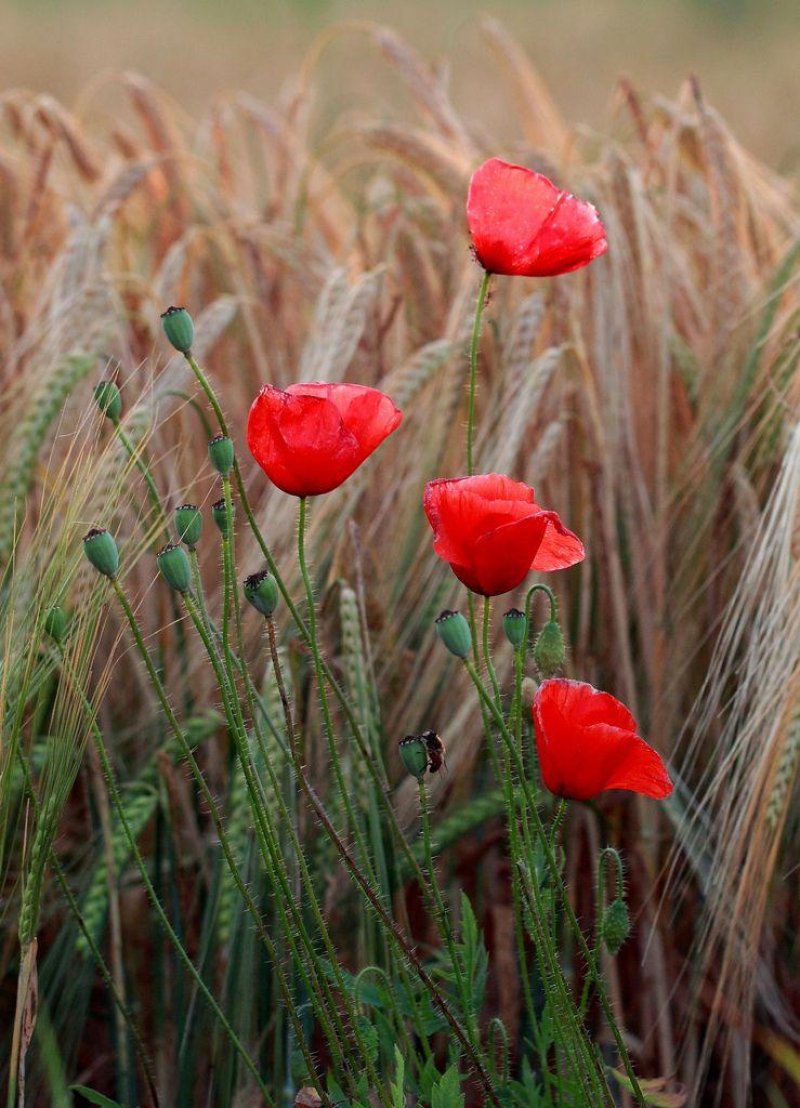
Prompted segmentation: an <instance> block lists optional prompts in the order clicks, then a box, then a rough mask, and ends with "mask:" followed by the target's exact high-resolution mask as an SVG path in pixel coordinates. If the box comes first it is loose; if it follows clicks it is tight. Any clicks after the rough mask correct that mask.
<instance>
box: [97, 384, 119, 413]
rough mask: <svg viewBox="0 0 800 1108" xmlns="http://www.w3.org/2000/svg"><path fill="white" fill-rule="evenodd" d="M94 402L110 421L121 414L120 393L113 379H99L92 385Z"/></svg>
mask: <svg viewBox="0 0 800 1108" xmlns="http://www.w3.org/2000/svg"><path fill="white" fill-rule="evenodd" d="M94 402H95V404H96V405H97V407H98V409H99V410H100V411H101V412H102V413H103V415H104V416H107V418H108V419H110V420H111V422H112V423H116V422H117V420H118V419H119V417H120V416H121V415H122V393H121V392H120V391H119V386H118V385H117V384H115V382H114V381H99V382H98V383H97V384H96V385H95V386H94Z"/></svg>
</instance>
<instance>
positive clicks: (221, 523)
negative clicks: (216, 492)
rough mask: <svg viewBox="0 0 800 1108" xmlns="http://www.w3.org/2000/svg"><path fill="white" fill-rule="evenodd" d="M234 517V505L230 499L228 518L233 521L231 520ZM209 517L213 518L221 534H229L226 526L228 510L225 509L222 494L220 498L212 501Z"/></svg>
mask: <svg viewBox="0 0 800 1108" xmlns="http://www.w3.org/2000/svg"><path fill="white" fill-rule="evenodd" d="M235 517H236V505H235V504H234V503H233V502H232V501H231V518H230V522H231V523H233V520H234V518H235ZM211 518H212V519H213V520H214V522H215V523H216V525H217V527H218V528H219V531H220V534H222V535H228V534H230V528H229V526H228V511H227V508H226V506H225V497H224V496H223V497H222V499H221V500H215V501H214V503H213V504H212V505H211Z"/></svg>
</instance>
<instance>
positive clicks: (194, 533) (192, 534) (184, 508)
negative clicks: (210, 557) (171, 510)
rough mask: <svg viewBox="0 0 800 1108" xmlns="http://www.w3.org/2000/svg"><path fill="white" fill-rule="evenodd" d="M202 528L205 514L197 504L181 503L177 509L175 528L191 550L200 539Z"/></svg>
mask: <svg viewBox="0 0 800 1108" xmlns="http://www.w3.org/2000/svg"><path fill="white" fill-rule="evenodd" d="M202 529H203V514H202V512H201V511H200V509H199V508H198V507H197V505H196V504H181V505H180V506H179V507H177V508H176V509H175V530H176V531H177V532H178V538H179V539H180V540H181V542H183V543H186V545H187V546H188V547H189V549H190V550H194V548H195V547H196V546H197V544H198V542H199V541H200V532H201V531H202Z"/></svg>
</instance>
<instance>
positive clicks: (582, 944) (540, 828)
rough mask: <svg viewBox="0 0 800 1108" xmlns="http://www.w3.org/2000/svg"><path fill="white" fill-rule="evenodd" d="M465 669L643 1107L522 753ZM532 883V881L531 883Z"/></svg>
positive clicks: (469, 667)
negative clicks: (516, 784)
mask: <svg viewBox="0 0 800 1108" xmlns="http://www.w3.org/2000/svg"><path fill="white" fill-rule="evenodd" d="M464 666H465V668H466V670H467V672H468V673H469V676H470V678H471V679H472V683H473V684H474V686H475V689H476V691H477V693H478V696H479V697H480V698H481V699H482V700H483V702H484V703H485V704H486V707H487V709H488V710H489V712H490V713H491V715H492V718H493V719H494V722H495V725H496V727H497V729H498V732H499V734H500V735H501V736H502V738H503V742H504V743H505V745H506V748H507V749H508V751H509V753H510V755H511V758H512V760H513V761H514V765H515V768H516V770H517V773H518V774H519V778H520V783H521V784H522V787H523V789H524V791H525V798H526V800H527V807H528V811H529V812H530V815H531V818H532V820H533V823H534V828H535V830H536V834H537V838H538V841H539V843H540V845H541V849H542V851H543V853H544V859H545V864H546V865H547V869H548V871H549V874H550V879H551V881H552V882H553V887H554V888H555V889H556V890H557V892H558V896H559V899H560V901H561V903H562V905H563V908H564V912H565V914H566V917H567V922H568V923H569V926H570V930H571V931H572V933H573V935H574V936H575V940H576V942H577V944H578V948H579V949H580V951H581V954H582V955H583V958H584V961H585V963H586V968H587V972H588V973H589V974H590V975H591V977H592V980H593V982H594V986H595V988H596V990H597V996H598V1000H599V1001H600V1006H601V1008H602V1009H603V1014H604V1015H605V1017H606V1020H607V1022H608V1025H609V1027H610V1029H611V1033H612V1035H613V1036H614V1041H615V1043H616V1044H617V1050H618V1051H619V1055H620V1059H621V1060H622V1064H623V1066H624V1068H625V1072H626V1074H627V1077H628V1080H629V1081H630V1083H631V1088H632V1090H633V1094H634V1096H635V1097H636V1101H637V1104H639V1105H644V1104H645V1100H644V1095H643V1093H642V1090H641V1087H640V1086H639V1082H638V1080H637V1077H636V1074H635V1073H634V1070H633V1065H632V1063H631V1059H630V1055H629V1053H628V1048H627V1047H626V1046H625V1041H624V1039H623V1038H622V1033H621V1032H620V1029H619V1026H618V1024H617V1021H616V1018H615V1016H614V1011H613V1009H612V1007H611V1002H610V1000H609V998H608V992H607V990H606V986H605V981H604V980H603V975H602V972H601V971H600V969H599V967H598V965H597V960H596V958H595V957H594V953H593V952H592V950H591V949H590V948H589V944H588V943H587V941H586V936H585V935H584V934H583V930H582V928H581V926H580V924H579V923H578V920H577V918H576V916H575V911H574V909H573V907H572V902H571V901H570V898H569V894H568V893H567V890H566V888H565V886H564V881H563V879H562V877H561V872H560V870H559V868H558V863H557V862H556V858H555V854H554V852H553V847H552V845H551V843H550V838H549V836H548V834H547V832H546V830H545V828H544V824H543V823H542V820H541V816H540V815H539V809H538V806H537V803H536V797H535V796H534V795H533V792H532V790H531V786H530V782H529V781H528V780H527V778H526V776H525V770H524V765H523V763H522V757H521V754H520V752H519V751H518V750H517V748H516V746H515V744H514V741H513V738H512V736H511V735H510V734H509V732H508V729H507V727H506V723H505V720H504V719H503V716H502V714H501V713H500V712H498V711H497V708H496V707H495V705H494V702H493V701H492V699H491V697H490V696H489V695H488V693H487V692H486V690H485V689H484V688H483V685H482V684H481V681H480V677H479V676H478V674H477V672H476V670H475V667H474V666H473V665H472V664H471V663H470V661H469V660H468V659H465V660H464ZM534 884H535V882H534Z"/></svg>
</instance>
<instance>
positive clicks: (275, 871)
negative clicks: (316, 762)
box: [183, 593, 345, 1069]
mask: <svg viewBox="0 0 800 1108" xmlns="http://www.w3.org/2000/svg"><path fill="white" fill-rule="evenodd" d="M183 599H184V603H185V605H186V610H187V611H188V613H189V616H190V618H191V620H192V622H193V623H194V626H195V629H196V631H197V633H198V635H199V636H200V638H201V640H202V643H203V646H204V647H205V650H206V654H207V655H208V658H209V661H210V662H211V666H212V669H213V670H214V675H215V677H216V679H217V684H218V686H219V689H220V693H221V695H222V702H223V706H224V708H225V715H226V720H227V724H228V732H229V734H230V737H231V740H232V741H233V743H234V746H235V747H236V752H237V755H238V757H239V763H240V765H241V767H242V772H243V774H244V778H245V783H246V785H247V789H248V793H249V796H250V803H251V806H252V810H253V814H254V818H255V824H256V838H257V839H258V844H259V850H260V852H261V857H262V860H263V861H264V865H265V867H266V871H267V874H268V875H269V877H270V879H271V880H272V882H273V883H274V884H275V885H276V886H277V887H278V888H279V889H280V893H281V897H283V898H285V900H286V903H287V904H288V905H289V911H291V912H292V915H293V918H294V922H295V926H296V928H297V932H298V935H299V938H300V941H301V942H302V943H303V945H304V946H305V948H306V949H307V950H308V951H309V952H310V953H311V957H312V960H313V959H314V950H313V944H312V942H311V938H310V936H309V935H308V933H307V931H306V929H305V926H304V924H303V920H302V915H301V913H300V912H299V911H298V910H297V906H296V904H295V903H294V900H293V896H292V890H291V888H290V886H289V882H288V880H287V875H286V871H285V868H284V866H283V865H282V859H281V858H280V854H279V849H278V846H277V844H276V841H275V836H274V834H273V831H272V828H270V827H269V824H268V823H267V820H266V815H265V813H266V810H267V805H266V803H265V798H264V796H263V793H262V792H261V790H260V789H259V785H258V782H257V780H256V777H255V774H254V772H253V767H252V764H251V761H250V754H249V750H248V749H247V741H246V734H245V731H244V725H243V721H242V719H241V715H240V713H238V712H237V709H238V703H237V708H232V707H231V704H232V703H233V702H234V701H235V700H236V697H235V692H233V693H232V692H231V687H230V685H229V684H228V678H227V676H226V674H225V672H224V670H223V668H222V664H221V662H220V659H219V656H218V655H217V652H216V650H215V649H214V644H213V642H212V641H211V637H210V635H209V633H208V630H207V628H206V626H205V624H204V623H203V618H202V613H201V611H200V609H199V606H198V604H197V601H196V600H195V599H194V597H192V596H191V595H190V594H189V593H186V594H184V598H183ZM276 908H277V910H278V911H279V912H280V914H281V918H282V922H283V925H284V930H285V932H286V934H287V936H288V937H289V941H290V944H291V945H292V948H293V953H294V955H295V958H296V959H297V963H298V965H299V966H300V967H301V971H302V972H303V977H304V979H305V983H306V987H307V988H308V990H309V992H310V993H311V994H314V995H316V996H317V1005H316V1006H315V1011H316V1013H317V1017H318V1019H319V1021H320V1024H321V1026H322V1028H323V1034H324V1035H325V1038H326V1040H328V1041H329V1042H330V1045H331V1049H332V1052H333V1053H334V1054H336V1055H337V1056H338V1059H339V1065H340V1066H341V1067H342V1068H343V1069H344V1068H345V1067H344V1058H343V1056H342V1055H341V1053H340V1049H339V1048H340V1045H341V1043H342V1042H344V1041H345V1029H344V1025H343V1024H342V1022H341V1020H340V1018H339V1013H338V1011H337V1009H336V1006H335V1004H334V1003H333V998H332V997H331V996H330V991H329V989H328V988H327V983H326V982H325V981H324V978H323V981H322V982H320V981H319V980H318V979H317V976H316V974H315V975H314V977H313V979H312V977H311V975H310V974H309V973H308V970H307V969H306V966H305V963H304V962H303V961H302V959H301V958H300V957H299V952H298V950H297V948H296V946H295V939H294V936H293V934H292V932H291V930H290V929H289V926H288V917H287V916H286V909H285V905H284V904H283V903H282V902H279V901H276ZM270 942H271V946H270V950H269V954H270V958H271V959H272V961H273V964H274V966H275V967H276V970H277V972H278V976H279V980H281V979H283V978H284V971H283V962H282V960H281V959H280V958H279V957H278V952H277V950H276V948H275V946H274V943H272V941H271V940H270ZM284 990H285V991H284ZM282 992H284V999H285V997H286V996H289V995H290V991H289V986H288V982H287V981H285V980H284V981H283V989H282ZM326 996H327V1000H328V1005H329V1006H330V1007H331V1012H332V1020H333V1023H330V1022H329V1020H328V1008H327V1007H326V1004H325V998H326ZM290 1003H292V1004H293V1001H291V1002H290ZM333 1025H335V1029H334V1026H333Z"/></svg>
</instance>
